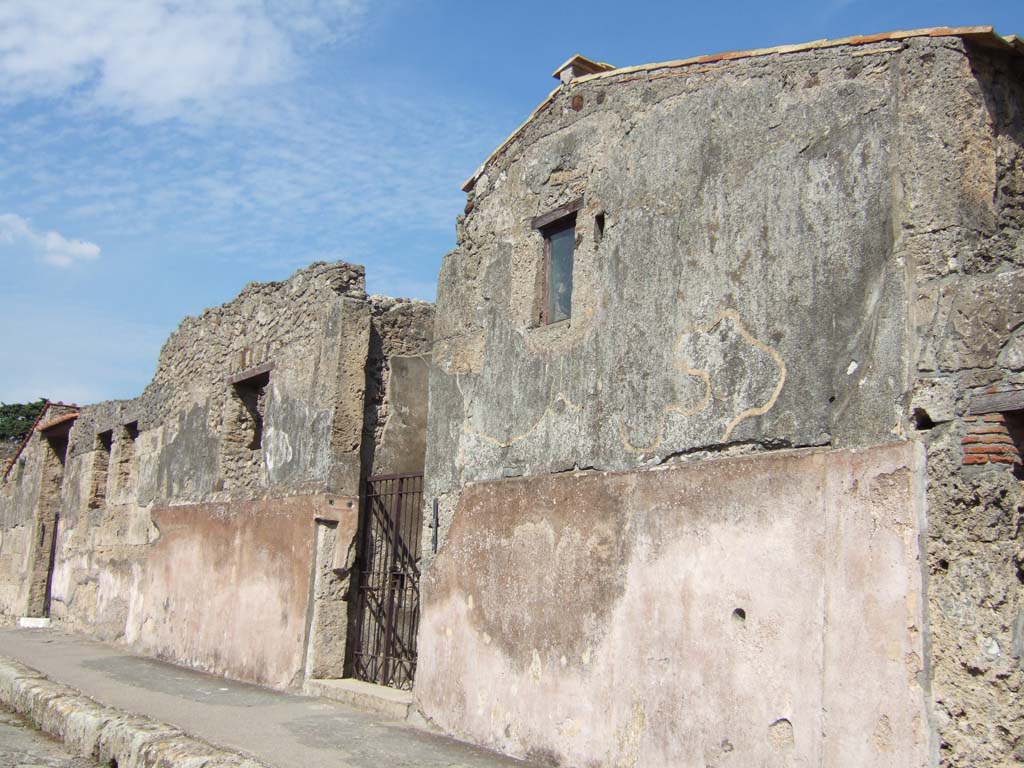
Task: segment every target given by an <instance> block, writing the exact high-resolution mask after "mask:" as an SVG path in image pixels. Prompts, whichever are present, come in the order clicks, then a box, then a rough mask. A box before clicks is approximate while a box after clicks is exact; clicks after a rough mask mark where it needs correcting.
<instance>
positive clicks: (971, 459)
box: [964, 456, 988, 464]
mask: <svg viewBox="0 0 1024 768" xmlns="http://www.w3.org/2000/svg"><path fill="white" fill-rule="evenodd" d="M964 464H988V456H964Z"/></svg>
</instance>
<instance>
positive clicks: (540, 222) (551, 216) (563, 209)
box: [530, 197, 583, 229]
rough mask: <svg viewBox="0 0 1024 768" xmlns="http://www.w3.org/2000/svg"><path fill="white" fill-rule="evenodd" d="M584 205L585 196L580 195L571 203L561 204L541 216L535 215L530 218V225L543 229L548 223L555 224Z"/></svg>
mask: <svg viewBox="0 0 1024 768" xmlns="http://www.w3.org/2000/svg"><path fill="white" fill-rule="evenodd" d="M582 207H583V198H582V197H579V198H577V199H575V200H573V201H572V202H571V203H566V204H565V205H560V206H558V207H557V208H555V210H553V211H549V212H548V213H545V214H542V215H540V216H535V217H533V218H532V219H530V226H531V227H532V228H533V229H543V228H544V227H546V226H547V225H548V224H553V223H554V222H556V221H558V220H559V219H561V218H564V217H566V216H568V215H569V214H570V213H576V211H578V210H579V209H580V208H582Z"/></svg>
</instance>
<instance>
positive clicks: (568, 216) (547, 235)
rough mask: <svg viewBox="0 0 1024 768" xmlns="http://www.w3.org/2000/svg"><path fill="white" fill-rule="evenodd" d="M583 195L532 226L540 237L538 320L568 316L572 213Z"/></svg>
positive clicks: (573, 243) (573, 231)
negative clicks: (541, 291)
mask: <svg viewBox="0 0 1024 768" xmlns="http://www.w3.org/2000/svg"><path fill="white" fill-rule="evenodd" d="M582 207H583V198H579V199H578V200H574V201H572V202H571V203H566V204H565V205H563V206H561V207H559V208H556V209H555V210H553V211H551V212H550V213H546V214H544V215H543V216H538V217H536V218H535V219H533V221H532V225H533V228H534V229H536V230H539V231H540V233H541V235H542V236H543V237H544V262H543V270H542V272H543V275H542V279H543V293H542V297H541V307H540V322H541V323H542V324H544V325H547V324H550V323H557V322H559V321H561V320H568V319H569V318H570V316H571V315H572V271H573V252H574V250H575V248H576V212H577V211H579V210H580V209H581V208H582Z"/></svg>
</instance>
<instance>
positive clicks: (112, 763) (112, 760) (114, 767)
mask: <svg viewBox="0 0 1024 768" xmlns="http://www.w3.org/2000/svg"><path fill="white" fill-rule="evenodd" d="M107 765H108V766H110V768H117V758H116V757H112V758H110V762H108V763H107Z"/></svg>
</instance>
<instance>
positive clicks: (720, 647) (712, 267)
mask: <svg viewBox="0 0 1024 768" xmlns="http://www.w3.org/2000/svg"><path fill="white" fill-rule="evenodd" d="M556 76H557V77H559V79H560V84H559V86H558V87H557V88H556V90H555V91H554V92H553V93H552V94H551V96H550V97H549V98H548V99H547V100H546V101H545V102H544V103H543V104H542V105H541V106H540V107H539V108H538V109H537V111H536V112H535V113H534V114H533V115H532V116H531V117H530V119H528V120H527V122H526V123H525V124H524V125H523V126H522V127H521V128H520V129H519V130H518V131H517V132H516V133H515V134H513V136H512V137H510V139H509V140H508V141H507V142H505V143H504V144H503V145H502V146H501V147H499V148H498V149H497V150H496V151H495V153H494V154H493V155H492V156H491V157H490V158H489V159H488V160H487V161H486V163H485V164H484V165H483V166H482V167H481V168H480V170H479V171H478V172H477V173H475V174H474V175H473V177H472V178H471V179H470V180H469V181H468V182H467V184H466V186H465V190H466V192H467V204H466V212H465V215H464V216H461V217H460V218H459V224H458V235H459V240H458V247H457V248H456V249H455V250H454V251H453V252H451V253H449V254H448V255H447V256H446V257H445V259H444V263H443V266H442V269H441V275H440V279H439V285H438V294H437V296H438V298H437V315H436V321H435V337H436V339H437V341H436V343H435V347H434V356H433V367H432V369H431V379H430V408H429V436H428V449H427V470H426V478H427V485H428V487H427V495H428V496H431V497H437V498H438V499H439V507H440V512H441V514H440V520H439V530H438V531H437V533H438V534H439V538H440V541H441V546H440V547H439V549H438V551H437V553H436V555H433V556H432V557H433V559H432V562H431V563H430V565H429V567H428V569H427V572H426V577H425V583H424V588H423V590H424V601H425V602H424V607H423V618H422V625H421V633H420V654H421V656H420V667H419V673H418V676H417V681H416V696H417V702H418V704H419V706H420V708H421V709H422V711H423V713H424V714H425V715H426V716H427V717H428V718H430V719H432V720H433V721H434V722H435V723H436V724H438V725H440V726H441V727H443V728H445V729H446V730H448V731H449V732H452V733H455V734H457V735H460V736H461V737H463V738H467V739H470V740H473V741H476V742H478V743H481V744H486V745H488V746H492V747H494V748H497V749H500V750H502V751H505V752H508V753H510V754H514V755H518V756H524V757H530V758H534V759H538V760H541V761H544V762H548V763H550V764H553V765H554V764H559V765H562V764H564V765H575V766H597V765H628V766H663V765H679V766H682V765H686V766H705V765H706V766H712V765H713V766H716V767H718V768H721V767H722V766H730V765H735V766H741V765H753V764H757V765H770V766H775V765H779V766H782V765H829V766H845V765H921V766H923V765H936V764H938V765H943V766H973V767H974V768H980V767H985V768H989V767H994V766H1008V765H1011V764H1018V763H1019V762H1020V761H1022V760H1024V704H1022V699H1021V697H1020V688H1021V684H1022V682H1024V670H1022V664H1024V600H1022V596H1024V595H1022V590H1024V587H1022V581H1024V575H1022V574H1024V554H1022V553H1024V541H1022V538H1021V530H1022V517H1021V510H1022V502H1024V498H1022V494H1021V480H1020V468H1021V465H1020V454H1019V450H1020V441H1021V439H1022V434H1021V431H1020V424H1021V421H1020V417H1021V414H1022V413H1024V411H1022V410H1021V409H1022V408H1024V355H1022V349H1024V347H1022V346H1021V345H1022V343H1024V341H1022V339H1024V337H1022V336H1021V334H1022V333H1024V331H1022V330H1021V329H1022V328H1024V302H1022V300H1021V295H1022V291H1021V289H1022V288H1024V239H1022V237H1021V228H1022V225H1024V45H1022V44H1021V41H1019V40H1017V39H1016V38H1003V37H1000V36H998V35H996V34H995V33H993V32H992V30H991V29H990V28H970V29H961V30H949V29H938V30H923V31H920V32H914V33H894V34H890V35H878V36H874V37H869V38H852V39H848V40H839V41H830V42H821V43H816V44H810V45H806V46H789V47H784V48H780V49H773V50H765V51H753V52H740V53H734V54H726V55H722V56H707V57H701V58H698V59H694V60H688V61H681V62H669V63H666V64H652V65H644V66H638V67H627V68H619V69H616V68H613V67H610V66H608V65H602V64H599V63H596V62H591V61H589V60H586V59H582V57H577V58H575V59H573V60H570V62H568V63H567V64H566V65H565V67H563V68H561V69H560V71H559V72H556ZM564 232H570V233H571V242H572V245H571V250H570V253H571V279H569V280H566V278H565V277H564V267H562V266H558V264H556V261H555V259H556V257H557V258H562V259H564V255H562V256H558V255H557V254H564V253H565V250H564V246H563V245H559V244H558V243H557V242H556V237H555V235H556V234H557V233H564ZM560 248H561V249H562V250H558V249H560ZM556 268H557V269H561V270H563V272H562V273H560V274H562V275H563V276H562V277H558V275H555V277H552V275H553V274H555V270H556ZM552 295H557V296H559V297H560V299H559V300H560V301H563V302H564V304H563V305H559V306H558V307H557V308H556V309H557V312H561V313H564V314H567V315H568V317H567V319H561V320H560V321H558V322H550V320H551V318H552V314H551V312H552V310H551V307H552V305H551V303H550V301H551V298H550V297H551V296H552ZM567 297H570V298H568V299H567ZM557 316H558V315H557V313H556V317H557ZM986 398H987V399H986ZM993 398H995V400H993ZM986 403H987V404H988V405H986ZM993 403H994V404H993ZM433 535H434V531H432V530H429V529H428V530H426V531H425V539H424V541H425V542H427V541H430V539H431V537H432V536H433ZM425 550H426V551H428V553H429V552H430V549H429V548H428V547H425Z"/></svg>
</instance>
